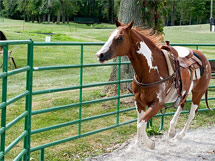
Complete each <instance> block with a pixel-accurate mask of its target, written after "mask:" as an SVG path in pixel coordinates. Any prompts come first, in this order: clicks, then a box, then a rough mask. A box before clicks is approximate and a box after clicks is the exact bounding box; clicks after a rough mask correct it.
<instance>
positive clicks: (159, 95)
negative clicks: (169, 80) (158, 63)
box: [157, 83, 166, 102]
mask: <svg viewBox="0 0 215 161" xmlns="http://www.w3.org/2000/svg"><path fill="white" fill-rule="evenodd" d="M165 89H166V84H165V83H162V84H161V86H160V90H159V92H158V93H157V98H158V100H159V102H163V97H162V94H163V93H164V91H165Z"/></svg>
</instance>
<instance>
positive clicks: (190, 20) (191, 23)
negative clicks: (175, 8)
mask: <svg viewBox="0 0 215 161" xmlns="http://www.w3.org/2000/svg"><path fill="white" fill-rule="evenodd" d="M189 25H192V16H190V23H189Z"/></svg>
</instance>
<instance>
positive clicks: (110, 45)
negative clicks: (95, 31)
mask: <svg viewBox="0 0 215 161" xmlns="http://www.w3.org/2000/svg"><path fill="white" fill-rule="evenodd" d="M115 23H116V26H117V29H116V30H114V31H113V32H112V33H111V34H110V37H109V39H108V41H107V42H106V43H105V44H104V46H103V47H102V48H101V49H100V50H99V51H98V52H97V54H96V56H97V58H98V60H99V61H100V62H101V63H104V62H105V61H107V60H109V59H112V58H114V57H117V56H125V55H127V54H128V53H129V51H130V49H131V44H130V36H129V35H130V30H131V28H132V25H133V23H134V21H132V22H131V23H129V24H128V25H125V24H123V23H121V22H119V21H118V20H115Z"/></svg>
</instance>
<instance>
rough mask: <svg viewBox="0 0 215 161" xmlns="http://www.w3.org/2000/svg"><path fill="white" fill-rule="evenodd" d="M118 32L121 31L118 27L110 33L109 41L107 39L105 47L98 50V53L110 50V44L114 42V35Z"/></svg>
mask: <svg viewBox="0 0 215 161" xmlns="http://www.w3.org/2000/svg"><path fill="white" fill-rule="evenodd" d="M118 32H119V30H118V29H116V30H115V31H114V32H113V33H112V34H111V35H110V37H109V39H108V41H107V42H106V43H105V44H104V45H103V47H102V48H101V49H100V50H99V51H98V52H97V54H96V55H100V54H101V53H106V52H107V51H108V50H109V48H110V46H111V44H112V42H113V39H114V37H115V36H116V35H117V33H118Z"/></svg>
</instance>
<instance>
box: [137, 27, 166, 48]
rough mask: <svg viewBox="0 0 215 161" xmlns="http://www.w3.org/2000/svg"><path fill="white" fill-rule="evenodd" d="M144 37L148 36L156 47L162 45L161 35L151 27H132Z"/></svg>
mask: <svg viewBox="0 0 215 161" xmlns="http://www.w3.org/2000/svg"><path fill="white" fill-rule="evenodd" d="M133 29H134V30H136V31H137V32H139V33H140V34H142V35H143V36H145V37H146V38H148V39H149V40H150V41H151V42H152V43H154V44H155V45H156V46H157V47H158V48H160V47H161V46H162V45H163V35H162V34H158V33H157V32H155V31H154V30H153V29H152V28H150V29H146V28H140V27H135V28H133Z"/></svg>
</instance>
